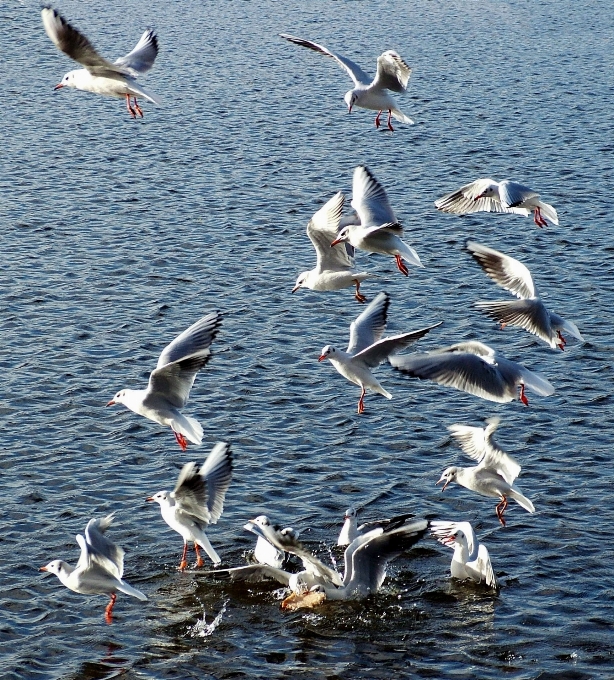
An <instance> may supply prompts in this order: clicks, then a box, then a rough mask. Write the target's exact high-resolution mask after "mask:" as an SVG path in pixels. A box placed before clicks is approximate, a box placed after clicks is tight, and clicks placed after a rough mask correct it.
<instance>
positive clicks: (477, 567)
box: [429, 522, 499, 590]
mask: <svg viewBox="0 0 614 680" xmlns="http://www.w3.org/2000/svg"><path fill="white" fill-rule="evenodd" d="M429 528H430V530H431V533H432V534H433V536H435V538H437V540H438V541H439V542H440V543H442V544H443V545H445V546H447V547H449V548H453V550H454V555H452V562H451V564H450V573H451V575H452V578H458V579H461V580H465V579H470V580H472V581H474V582H475V583H485V584H486V585H487V586H489V587H490V588H494V589H495V590H497V589H498V588H499V584H498V583H497V579H496V577H495V572H494V571H493V568H492V564H491V562H490V555H489V554H488V550H487V548H486V546H485V545H483V544H482V543H479V542H478V539H477V536H476V535H475V531H474V530H473V527H472V526H471V524H470V523H469V522H429Z"/></svg>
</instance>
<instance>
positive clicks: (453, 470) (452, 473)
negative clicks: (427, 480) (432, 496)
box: [435, 467, 458, 491]
mask: <svg viewBox="0 0 614 680" xmlns="http://www.w3.org/2000/svg"><path fill="white" fill-rule="evenodd" d="M457 473H458V468H457V467H449V468H446V469H445V470H444V471H443V472H442V473H441V477H440V478H439V480H438V481H437V482H435V484H441V483H442V482H444V485H443V486H442V487H441V490H442V491H445V490H446V487H447V486H448V484H450V482H454V481H456V475H457Z"/></svg>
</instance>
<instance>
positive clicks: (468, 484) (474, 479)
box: [436, 418, 535, 526]
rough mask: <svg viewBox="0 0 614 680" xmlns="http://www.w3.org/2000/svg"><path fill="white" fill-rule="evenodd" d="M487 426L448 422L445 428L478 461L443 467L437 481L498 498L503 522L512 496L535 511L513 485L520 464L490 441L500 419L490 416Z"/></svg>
mask: <svg viewBox="0 0 614 680" xmlns="http://www.w3.org/2000/svg"><path fill="white" fill-rule="evenodd" d="M486 422H487V426H486V427H485V428H482V427H470V426H468V425H450V426H449V427H448V430H450V432H451V433H452V436H453V437H454V439H456V441H457V443H458V444H459V446H460V447H461V449H462V450H463V452H464V453H465V454H466V455H467V456H469V457H470V458H473V459H474V460H477V461H478V464H477V465H476V466H475V467H470V468H459V467H449V468H446V469H445V470H444V471H443V472H442V474H441V477H440V479H439V481H437V482H436V484H441V483H442V482H443V487H442V488H441V490H442V491H445V490H446V488H447V486H448V485H449V484H450V483H451V482H456V483H457V484H460V485H461V486H464V487H465V488H466V489H469V490H470V491H475V492H476V493H479V494H480V495H482V496H488V497H489V498H499V499H500V502H499V503H498V505H497V507H496V508H495V512H496V513H497V517H498V519H499V522H501V524H502V526H505V519H503V513H504V512H505V509H506V508H507V505H508V501H507V499H508V498H512V499H513V500H515V501H516V503H518V505H520V506H521V507H523V508H524V509H525V510H527V511H528V512H535V508H534V506H533V503H531V501H530V500H529V499H528V498H527V497H526V496H524V495H523V494H522V492H521V491H520V489H519V488H518V487H515V486H512V484H513V483H514V481H515V479H516V477H518V475H519V474H520V470H521V468H520V465H518V463H517V462H516V461H515V460H514V459H513V458H512V457H511V456H508V455H507V453H505V452H504V451H502V450H501V449H500V448H499V447H498V446H497V445H496V444H495V443H494V441H493V439H492V435H493V432H494V431H495V430H496V429H497V427H498V425H499V422H500V419H499V418H489V419H488V420H487V421H486Z"/></svg>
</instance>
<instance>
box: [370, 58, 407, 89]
mask: <svg viewBox="0 0 614 680" xmlns="http://www.w3.org/2000/svg"><path fill="white" fill-rule="evenodd" d="M410 75H411V69H410V68H409V66H408V65H407V64H406V63H405V61H404V60H403V59H402V58H401V57H400V55H399V54H397V53H396V52H394V51H393V50H388V51H387V52H384V53H383V54H380V56H379V57H378V58H377V74H376V76H375V80H374V81H373V86H374V87H379V88H382V89H386V90H392V91H393V92H405V89H406V88H407V83H408V81H409V76H410Z"/></svg>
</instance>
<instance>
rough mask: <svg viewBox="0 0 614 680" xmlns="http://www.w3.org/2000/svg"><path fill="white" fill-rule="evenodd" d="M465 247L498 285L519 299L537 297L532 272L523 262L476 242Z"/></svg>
mask: <svg viewBox="0 0 614 680" xmlns="http://www.w3.org/2000/svg"><path fill="white" fill-rule="evenodd" d="M465 247H466V248H467V250H468V251H469V252H470V253H471V255H472V256H473V258H474V259H475V261H476V262H477V263H478V264H479V265H480V267H482V269H483V270H484V271H485V272H486V274H487V275H488V276H489V277H490V278H491V279H492V280H493V281H494V282H495V283H496V284H498V285H499V286H501V287H502V288H505V289H506V290H509V291H510V292H511V293H513V294H514V295H516V296H517V297H519V298H525V299H526V298H534V297H536V296H537V291H536V289H535V284H534V283H533V277H532V276H531V272H530V271H529V270H528V269H527V267H525V265H524V264H522V262H519V261H518V260H515V259H514V258H513V257H510V256H509V255H504V254H503V253H500V252H499V251H498V250H494V248H488V247H487V246H483V245H482V244H480V243H476V242H475V241H467V242H466V244H465Z"/></svg>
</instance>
